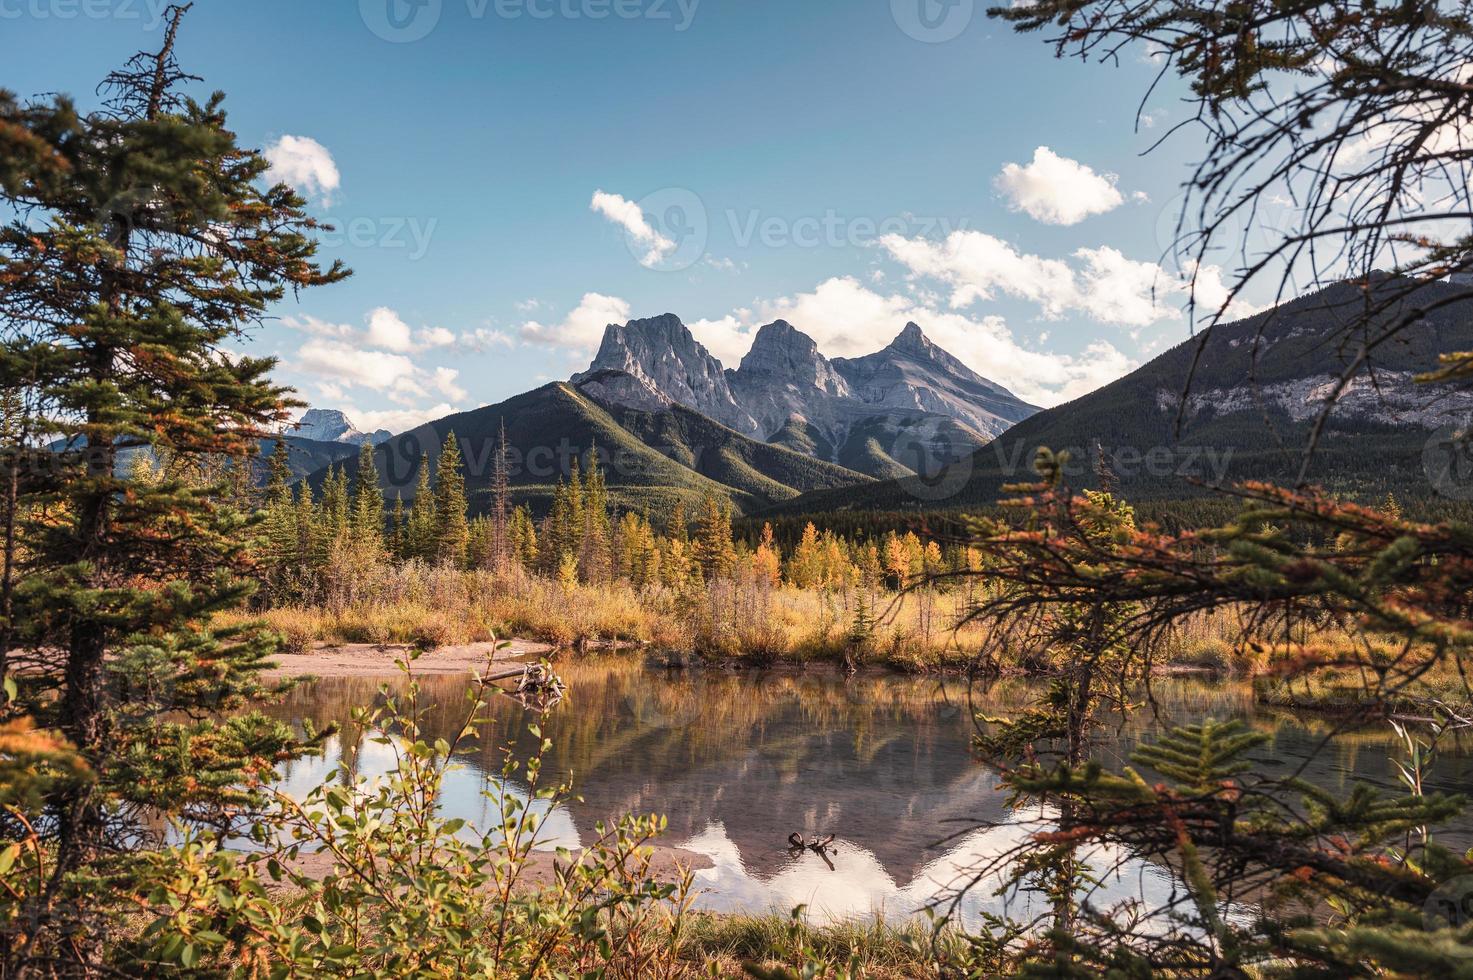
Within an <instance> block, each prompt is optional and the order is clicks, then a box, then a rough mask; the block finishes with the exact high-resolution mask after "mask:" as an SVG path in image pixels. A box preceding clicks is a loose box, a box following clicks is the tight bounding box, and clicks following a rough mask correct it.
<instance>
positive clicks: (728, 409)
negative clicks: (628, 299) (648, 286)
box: [573, 313, 757, 435]
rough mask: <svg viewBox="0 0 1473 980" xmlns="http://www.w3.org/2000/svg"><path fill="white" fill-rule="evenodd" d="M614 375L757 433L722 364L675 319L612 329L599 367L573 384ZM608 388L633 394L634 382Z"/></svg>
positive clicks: (607, 333) (597, 361)
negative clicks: (632, 386) (734, 395)
mask: <svg viewBox="0 0 1473 980" xmlns="http://www.w3.org/2000/svg"><path fill="white" fill-rule="evenodd" d="M609 371H617V372H623V373H624V374H627V375H629V376H630V377H631V378H633V379H634V380H635V381H637V382H638V383H639V384H640V385H642V386H644V387H646V388H648V389H650V393H651V395H652V396H653V398H655V399H663V400H665V401H667V402H678V403H679V404H681V405H685V406H687V407H689V408H694V409H695V410H696V411H698V412H700V413H701V414H703V415H708V416H710V417H711V418H713V419H715V420H716V421H718V422H721V423H722V424H724V425H728V426H731V427H732V428H733V429H736V430H737V431H738V432H741V433H744V434H749V435H750V434H752V433H755V432H756V431H757V423H756V422H755V421H754V420H753V419H752V417H751V416H750V415H748V414H747V413H746V412H745V411H743V410H742V408H741V406H740V405H739V404H738V403H737V400H736V399H735V398H734V397H733V396H732V393H731V387H730V385H729V383H728V381H727V377H726V371H725V369H724V368H722V366H721V362H720V361H719V360H717V359H716V358H715V357H713V356H712V355H711V352H710V351H708V350H706V348H705V346H704V345H703V344H701V342H700V341H698V340H696V338H695V336H694V335H692V334H691V332H690V328H688V327H687V326H686V325H685V324H684V323H682V322H681V321H680V317H678V316H676V315H675V314H673V313H665V314H662V315H660V316H655V317H648V318H645V319H641V320H630V321H629V322H628V323H626V324H624V325H622V326H620V325H619V324H617V323H611V324H609V325H608V326H607V327H605V328H604V336H603V341H602V343H600V344H599V348H598V354H597V356H595V357H594V359H593V363H592V364H591V365H589V368H588V370H587V371H584V372H583V373H581V374H575V375H574V376H573V382H574V384H581V383H582V382H584V381H590V380H592V379H593V378H594V377H595V376H598V375H601V373H602V372H609ZM602 384H603V385H604V386H605V388H604V390H606V391H611V392H612V391H615V390H619V389H622V390H625V391H629V390H632V388H631V385H630V384H629V383H628V382H624V383H622V384H621V385H618V386H616V387H609V379H608V378H607V377H606V376H605V377H604V378H603V381H602ZM642 401H644V399H642ZM621 403H622V402H621ZM631 407H633V406H631Z"/></svg>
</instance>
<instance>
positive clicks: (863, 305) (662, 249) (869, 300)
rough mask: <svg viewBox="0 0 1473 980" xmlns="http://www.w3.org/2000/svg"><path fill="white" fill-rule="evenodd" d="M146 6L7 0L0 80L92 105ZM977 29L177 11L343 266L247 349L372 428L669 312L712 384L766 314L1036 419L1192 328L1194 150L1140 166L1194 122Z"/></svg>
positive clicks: (422, 2)
mask: <svg viewBox="0 0 1473 980" xmlns="http://www.w3.org/2000/svg"><path fill="white" fill-rule="evenodd" d="M682 4H683V5H682ZM161 6H162V4H160V3H159V2H158V0H0V39H3V41H0V44H3V51H4V54H5V57H4V61H3V64H4V70H3V73H0V86H4V87H6V88H9V89H11V90H12V91H15V92H17V93H19V94H21V95H23V96H29V95H36V94H40V93H44V92H50V91H63V92H69V93H72V94H74V95H75V96H77V97H78V98H79V99H80V100H82V101H83V102H84V104H88V103H90V102H91V101H92V100H93V94H92V93H93V90H94V88H95V86H96V83H97V82H98V81H99V80H100V79H101V77H102V76H103V75H104V74H105V73H106V72H107V71H108V70H109V69H110V68H112V67H114V66H116V65H118V64H119V63H121V62H122V61H123V60H124V59H125V58H126V57H127V56H128V55H129V54H131V53H132V52H133V51H135V50H137V49H140V48H145V47H150V46H155V45H156V44H157V43H158V39H159V32H158V28H157V19H158V18H157V15H158V13H159V11H160V9H161ZM984 7H985V3H982V2H980V0H979V2H976V3H975V4H969V3H967V2H966V0H953V5H952V6H945V5H943V3H942V0H805V2H801V3H800V2H793V0H484V2H483V0H362V2H358V0H334V2H326V0H319V2H302V0H296V2H285V0H250V2H240V0H197V2H196V4H195V8H194V10H193V11H192V12H191V13H190V14H189V15H188V16H187V18H186V19H185V23H184V26H183V28H182V31H181V35H180V40H179V46H178V53H179V58H180V61H181V63H182V66H183V67H184V68H185V69H186V70H188V71H191V72H193V73H195V74H199V75H202V76H204V78H205V80H206V85H207V86H208V87H210V88H219V89H222V90H223V91H225V92H226V93H227V96H228V99H227V103H226V105H227V109H228V110H229V112H230V114H231V122H232V125H233V127H234V128H235V130H236V131H237V133H238V134H239V135H240V137H241V139H242V140H243V141H244V142H245V143H247V144H250V145H254V146H259V147H263V148H266V149H267V150H268V151H269V152H270V153H271V154H272V155H273V159H275V160H276V161H278V166H279V169H278V173H279V175H280V176H281V177H283V178H284V179H288V180H290V181H291V182H292V183H294V184H295V185H296V186H298V187H299V188H300V189H302V190H303V191H304V192H305V193H307V194H308V196H309V197H311V198H312V200H313V208H314V210H315V212H316V213H317V214H319V215H320V216H323V217H327V218H331V219H333V220H334V221H335V222H336V223H337V224H338V225H339V231H338V233H337V234H336V235H335V236H334V238H333V240H332V241H331V242H330V244H329V247H328V248H326V249H324V255H325V256H326V257H328V258H332V257H341V258H343V259H344V260H345V261H346V262H347V263H348V264H349V265H350V266H352V267H353V269H354V270H355V275H354V277H353V278H352V279H350V280H348V281H347V282H345V283H343V284H341V285H338V286H333V287H328V288H325V289H320V290H316V291H314V292H311V293H308V294H305V295H304V296H303V297H302V298H301V300H300V301H296V300H293V301H290V302H288V303H286V304H283V306H282V307H281V308H280V309H279V310H277V311H275V312H276V315H277V316H278V317H279V319H278V320H277V321H276V322H273V323H272V324H270V325H269V326H268V327H266V328H265V329H264V330H262V331H260V332H259V333H258V334H257V335H256V336H255V338H254V340H253V343H254V344H255V345H258V346H259V348H260V349H261V350H263V351H269V352H273V353H276V354H277V355H279V356H280V358H281V360H282V364H281V367H280V377H281V379H282V380H283V381H285V382H287V383H290V384H293V385H295V386H297V387H298V388H299V390H300V391H301V392H302V395H303V396H304V397H305V398H306V399H307V400H308V401H310V402H312V403H313V404H316V405H320V406H323V407H341V408H344V409H346V410H348V411H349V412H350V414H352V415H353V416H354V417H355V420H356V421H358V422H359V424H360V425H362V426H364V427H370V426H379V425H383V426H386V427H388V428H391V429H401V428H405V427H407V426H409V425H411V424H414V423H416V422H418V421H420V420H422V419H425V418H428V417H434V416H436V415H439V414H443V413H444V412H447V411H450V410H452V409H464V408H471V407H475V406H477V405H481V404H486V403H491V402H495V401H498V400H500V399H502V398H505V397H507V396H509V395H512V394H515V393H517V392H519V391H522V390H525V389H527V388H529V387H532V386H534V385H535V384H539V383H542V382H544V381H547V380H551V379H554V378H563V377H566V376H567V375H568V374H569V373H571V372H572V371H575V370H578V369H581V368H582V367H583V366H585V365H586V363H587V361H588V358H589V357H590V355H591V353H592V349H593V347H594V346H596V343H597V338H598V336H599V334H600V333H601V327H602V325H603V324H604V323H606V322H608V321H610V320H615V319H619V320H622V319H625V318H627V317H630V316H647V315H654V314H657V313H662V312H666V311H669V312H674V313H677V314H679V315H680V316H681V317H682V319H684V320H685V321H686V323H687V324H690V325H691V327H692V329H693V330H694V331H695V333H696V335H697V336H698V338H700V339H701V340H703V341H704V342H706V343H707V345H708V346H710V347H711V348H712V350H713V351H714V352H715V353H716V354H717V355H718V356H720V357H721V358H722V359H723V361H724V362H726V363H727V364H728V366H734V365H735V363H736V361H737V360H739V358H740V355H741V353H742V352H744V351H745V349H746V344H747V343H748V340H749V336H750V332H751V331H752V330H753V329H754V328H755V327H756V326H758V325H760V324H761V323H763V322H767V321H768V320H770V319H773V318H775V317H776V316H785V317H786V318H787V319H789V320H791V321H792V322H793V323H794V324H795V325H796V326H798V327H799V328H800V329H803V330H806V331H807V332H809V333H811V334H812V335H813V336H814V337H815V338H816V339H817V340H818V341H819V345H820V348H821V349H823V350H824V351H825V353H828V354H830V355H832V356H839V355H854V354H859V353H864V352H866V351H869V350H873V349H876V348H878V347H880V346H883V345H884V343H886V342H888V340H889V339H890V338H891V337H893V336H894V335H895V334H896V333H898V332H899V331H900V329H901V328H902V327H903V326H904V324H905V322H906V320H908V319H915V320H917V321H918V322H919V323H920V324H921V325H922V327H923V328H925V329H926V331H927V332H928V333H929V334H930V335H931V336H932V337H933V338H934V339H936V340H937V341H938V342H939V343H941V344H942V345H943V346H945V347H947V348H948V349H951V350H952V351H953V353H956V354H957V355H958V356H960V357H962V359H963V360H965V361H967V362H968V363H970V364H971V365H972V366H973V367H974V368H976V369H977V370H979V371H981V372H982V373H983V374H986V375H988V376H989V377H992V378H994V379H996V380H998V381H1000V382H1002V383H1004V384H1006V385H1008V386H1009V387H1011V388H1013V389H1014V390H1015V391H1018V392H1019V393H1020V394H1021V395H1023V396H1024V397H1027V398H1030V399H1032V400H1034V401H1036V402H1039V403H1042V404H1053V403H1056V402H1058V401H1060V400H1064V399H1067V398H1070V397H1074V396H1077V395H1079V394H1082V393H1083V392H1084V391H1087V390H1089V389H1090V388H1092V387H1095V386H1097V385H1099V384H1101V383H1104V382H1105V381H1108V380H1110V379H1111V378H1113V377H1116V376H1118V375H1119V374H1121V373H1124V372H1125V371H1127V370H1129V369H1130V368H1131V367H1133V366H1134V365H1135V364H1138V363H1140V362H1141V361H1143V360H1144V359H1147V358H1148V357H1149V356H1151V355H1152V354H1153V353H1155V352H1158V351H1159V350H1161V349H1164V347H1165V346H1168V345H1170V344H1172V343H1175V342H1177V341H1179V340H1181V339H1184V338H1185V337H1187V336H1188V324H1187V321H1186V317H1185V315H1184V314H1183V313H1182V311H1181V307H1182V304H1183V302H1184V299H1185V296H1184V294H1182V293H1181V292H1180V291H1179V290H1178V289H1177V287H1176V286H1175V282H1176V280H1175V277H1174V269H1173V268H1172V266H1171V264H1170V263H1169V262H1168V263H1166V266H1165V268H1164V269H1161V270H1158V268H1157V262H1158V260H1160V259H1162V252H1163V248H1164V247H1165V246H1166V245H1167V244H1168V241H1169V234H1168V233H1169V232H1170V230H1171V228H1172V227H1173V222H1174V217H1175V212H1174V210H1173V208H1174V205H1175V203H1176V200H1177V196H1178V193H1179V192H1178V190H1177V188H1178V185H1179V184H1180V182H1181V180H1182V179H1183V178H1184V177H1185V176H1186V175H1187V169H1186V168H1187V166H1188V165H1189V163H1190V162H1191V152H1192V149H1193V145H1192V144H1193V139H1192V138H1191V137H1190V135H1189V134H1188V135H1185V137H1181V136H1179V137H1178V138H1175V139H1173V140H1171V141H1168V143H1167V144H1166V145H1165V146H1164V147H1163V148H1161V149H1158V150H1156V151H1154V152H1152V153H1151V154H1149V155H1146V156H1143V155H1142V153H1143V151H1144V150H1145V149H1146V148H1147V147H1148V146H1150V145H1151V144H1152V143H1153V142H1154V141H1155V140H1156V139H1157V138H1158V137H1159V136H1160V135H1161V134H1162V133H1163V132H1164V131H1165V129H1166V128H1168V127H1169V126H1170V125H1171V124H1173V123H1175V122H1179V121H1181V116H1182V114H1183V113H1184V112H1186V111H1187V109H1186V107H1185V106H1184V105H1183V104H1182V103H1180V102H1179V101H1177V100H1176V99H1175V98H1174V97H1173V95H1172V90H1171V88H1170V86H1168V87H1167V88H1166V89H1164V90H1163V91H1162V92H1161V93H1160V94H1158V95H1157V96H1156V97H1155V98H1154V99H1153V102H1152V103H1151V105H1150V107H1149V108H1150V109H1151V113H1150V116H1149V119H1148V120H1147V121H1148V123H1150V124H1151V125H1148V126H1146V127H1144V128H1142V129H1141V130H1140V131H1139V132H1137V131H1136V119H1135V117H1136V109H1137V104H1138V101H1139V99H1140V97H1141V95H1142V93H1143V92H1144V91H1145V88H1146V86H1147V85H1148V84H1149V82H1150V80H1151V77H1152V75H1153V74H1154V72H1153V68H1152V66H1151V64H1150V63H1149V62H1148V61H1147V60H1146V59H1145V58H1144V57H1140V56H1136V57H1133V58H1132V57H1127V58H1125V59H1123V60H1122V62H1121V63H1120V64H1119V65H1113V66H1112V65H1099V64H1088V65H1086V64H1081V63H1079V62H1077V61H1058V60H1055V59H1054V58H1053V56H1052V53H1051V51H1050V50H1049V49H1048V48H1047V47H1046V46H1045V45H1044V44H1043V43H1042V41H1041V40H1040V38H1039V37H1038V36H1029V37H1017V36H1014V35H1012V34H1011V33H1010V32H1009V31H1008V30H1007V29H1006V28H1005V27H1003V26H1002V25H1000V24H997V23H994V22H991V21H989V20H988V19H987V17H986V16H985V13H984V11H983V8H984ZM922 13H928V14H929V18H930V19H929V21H927V22H929V23H934V24H939V25H940V26H939V27H938V28H936V30H935V31H932V32H930V33H928V29H927V28H926V27H925V26H923V21H922V20H921V19H920V15H921V14H922ZM600 14H602V15H603V16H599V15H600ZM390 15H394V18H393V19H391V16H390ZM396 24H397V25H401V26H399V27H396V26H394V25H396ZM953 35H954V36H953ZM943 38H944V39H943ZM1197 145H1198V146H1200V143H1198V144H1197ZM1211 278H1212V277H1211V276H1208V277H1207V281H1208V282H1209V283H1210V281H1211ZM1153 285H1154V287H1155V295H1154V296H1153V295H1152V286H1153Z"/></svg>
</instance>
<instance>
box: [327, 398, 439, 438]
mask: <svg viewBox="0 0 1473 980" xmlns="http://www.w3.org/2000/svg"><path fill="white" fill-rule="evenodd" d="M335 407H336V408H338V409H340V410H341V411H342V412H343V414H345V415H347V416H348V418H350V419H352V420H353V424H354V425H356V426H358V428H360V429H362V430H363V431H365V432H373V431H374V430H376V429H387V430H388V431H390V432H393V433H396V434H397V433H400V432H408V431H409V430H410V429H413V428H415V427H416V426H420V425H424V424H425V423H426V422H433V421H435V420H436V419H442V418H444V417H445V416H447V415H454V414H455V413H456V412H460V411H464V409H463V408H461V407H460V406H457V405H452V404H450V403H449V402H439V403H436V404H434V405H420V406H409V407H405V408H390V409H380V410H376V411H374V410H368V411H365V410H364V409H361V408H358V407H357V406H355V405H354V404H353V403H352V402H341V403H339V404H338V405H336V406H335Z"/></svg>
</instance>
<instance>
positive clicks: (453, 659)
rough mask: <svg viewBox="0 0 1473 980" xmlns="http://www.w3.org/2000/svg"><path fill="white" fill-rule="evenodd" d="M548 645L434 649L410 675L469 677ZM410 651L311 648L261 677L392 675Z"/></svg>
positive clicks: (279, 659) (530, 656) (544, 651)
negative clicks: (467, 675)
mask: <svg viewBox="0 0 1473 980" xmlns="http://www.w3.org/2000/svg"><path fill="white" fill-rule="evenodd" d="M554 649H555V648H554V647H553V645H552V644H550V643H537V642H535V641H532V640H504V641H499V642H497V643H462V644H458V645H455V646H444V647H438V648H436V649H434V650H430V651H427V652H425V653H422V654H420V656H419V659H417V660H415V661H414V672H415V673H416V674H419V675H425V674H438V675H444V674H469V673H470V672H471V671H474V670H479V669H482V668H484V667H485V666H486V665H487V664H488V663H502V662H505V661H516V660H536V659H537V658H539V657H543V656H546V655H548V654H550V653H552V652H553V650H554ZM410 652H411V648H410V647H408V646H406V645H404V644H394V643H384V644H380V643H335V644H332V645H323V646H319V647H315V648H313V649H312V650H311V651H310V652H308V653H281V654H277V655H276V656H275V657H274V658H273V659H274V660H275V661H276V666H275V667H274V668H273V669H271V670H269V671H267V672H266V674H265V676H267V677H302V676H304V675H310V676H313V677H372V676H375V675H390V674H397V673H398V672H399V671H398V668H397V667H396V666H395V661H398V660H402V659H404V658H405V657H407V656H409V654H410Z"/></svg>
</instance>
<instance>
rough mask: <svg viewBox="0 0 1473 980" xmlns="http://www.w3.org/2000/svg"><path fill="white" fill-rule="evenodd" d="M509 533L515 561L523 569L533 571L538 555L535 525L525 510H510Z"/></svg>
mask: <svg viewBox="0 0 1473 980" xmlns="http://www.w3.org/2000/svg"><path fill="white" fill-rule="evenodd" d="M509 533H510V536H511V546H512V550H513V554H514V556H515V557H516V559H517V560H518V561H519V562H521V565H522V567H523V568H526V569H535V568H536V567H537V553H538V541H537V525H536V524H534V523H533V521H532V515H531V513H530V512H529V511H528V510H527V508H525V507H521V506H518V507H515V508H513V509H512V512H511V521H510V523H509Z"/></svg>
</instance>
